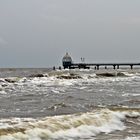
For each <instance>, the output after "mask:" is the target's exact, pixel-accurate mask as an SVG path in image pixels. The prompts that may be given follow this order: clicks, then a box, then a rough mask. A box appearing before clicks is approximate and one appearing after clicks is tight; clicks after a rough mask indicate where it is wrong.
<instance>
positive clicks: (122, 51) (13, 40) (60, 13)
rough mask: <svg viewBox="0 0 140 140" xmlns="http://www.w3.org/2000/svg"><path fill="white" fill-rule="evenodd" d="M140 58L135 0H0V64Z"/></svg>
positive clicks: (139, 11)
mask: <svg viewBox="0 0 140 140" xmlns="http://www.w3.org/2000/svg"><path fill="white" fill-rule="evenodd" d="M66 52H69V54H70V55H71V56H72V58H73V61H76V62H78V61H80V58H81V57H84V58H85V61H86V62H140V0H0V67H52V66H54V65H56V66H59V65H61V59H62V57H63V55H65V53H66Z"/></svg>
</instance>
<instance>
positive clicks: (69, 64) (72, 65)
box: [62, 53, 140, 70]
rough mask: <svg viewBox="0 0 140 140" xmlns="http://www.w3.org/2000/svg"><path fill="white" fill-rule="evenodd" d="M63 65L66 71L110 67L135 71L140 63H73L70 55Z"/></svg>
mask: <svg viewBox="0 0 140 140" xmlns="http://www.w3.org/2000/svg"><path fill="white" fill-rule="evenodd" d="M62 64H63V67H64V69H66V68H69V69H75V68H79V69H90V67H94V68H95V69H96V70H99V69H100V67H104V68H105V69H107V67H108V66H112V68H113V69H119V68H120V67H121V66H129V67H130V69H133V68H134V66H140V63H84V62H82V63H73V61H72V58H71V57H70V56H69V54H68V53H66V55H65V56H64V57H63V59H62Z"/></svg>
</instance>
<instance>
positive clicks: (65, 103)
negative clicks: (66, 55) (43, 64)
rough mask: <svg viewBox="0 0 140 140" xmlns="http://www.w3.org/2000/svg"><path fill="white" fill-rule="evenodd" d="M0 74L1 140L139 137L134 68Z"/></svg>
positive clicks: (139, 84)
mask: <svg viewBox="0 0 140 140" xmlns="http://www.w3.org/2000/svg"><path fill="white" fill-rule="evenodd" d="M0 77H1V78H0V117H1V121H0V135H1V136H0V139H2V140H3V139H4V140H5V139H6V140H9V139H10V140H17V139H26V140H31V139H35V140H47V139H53V140H56V139H64V140H77V139H81V140H82V139H88V140H89V139H97V140H102V139H110V140H111V139H116V140H118V139H120V140H121V139H125V140H138V139H140V129H139V128H140V70H139V69H135V70H127V69H123V70H118V71H116V70H100V71H94V70H61V71H59V70H57V71H52V70H51V69H45V68H44V69H43V68H42V69H0ZM56 115H57V116H56Z"/></svg>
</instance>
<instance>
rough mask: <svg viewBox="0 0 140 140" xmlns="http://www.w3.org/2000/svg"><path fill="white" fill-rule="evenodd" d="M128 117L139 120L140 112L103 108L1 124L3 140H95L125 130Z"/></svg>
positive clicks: (9, 121) (0, 132)
mask: <svg viewBox="0 0 140 140" xmlns="http://www.w3.org/2000/svg"><path fill="white" fill-rule="evenodd" d="M128 116H129V117H138V116H140V113H139V112H136V111H131V110H123V111H122V110H116V111H111V110H108V109H101V110H96V111H94V112H87V113H79V114H72V115H62V116H53V117H46V118H42V119H19V118H12V119H3V120H1V121H0V140H21V139H23V140H25V139H26V140H47V139H65V140H67V139H71V140H72V139H75V138H77V139H81V138H92V139H94V136H96V135H97V134H99V133H102V132H103V133H110V132H112V131H116V130H119V131H122V130H124V129H125V128H126V126H125V124H124V120H125V119H126V117H128ZM128 139H129V138H128Z"/></svg>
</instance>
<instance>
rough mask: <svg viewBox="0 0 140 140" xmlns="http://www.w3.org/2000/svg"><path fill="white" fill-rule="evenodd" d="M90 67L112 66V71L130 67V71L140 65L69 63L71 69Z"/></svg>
mask: <svg viewBox="0 0 140 140" xmlns="http://www.w3.org/2000/svg"><path fill="white" fill-rule="evenodd" d="M91 66H94V67H95V69H97V70H98V69H99V67H100V66H104V67H105V68H107V66H113V69H116V68H117V69H119V68H120V66H130V68H131V69H133V66H140V63H71V68H85V69H86V68H90V67H91Z"/></svg>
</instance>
